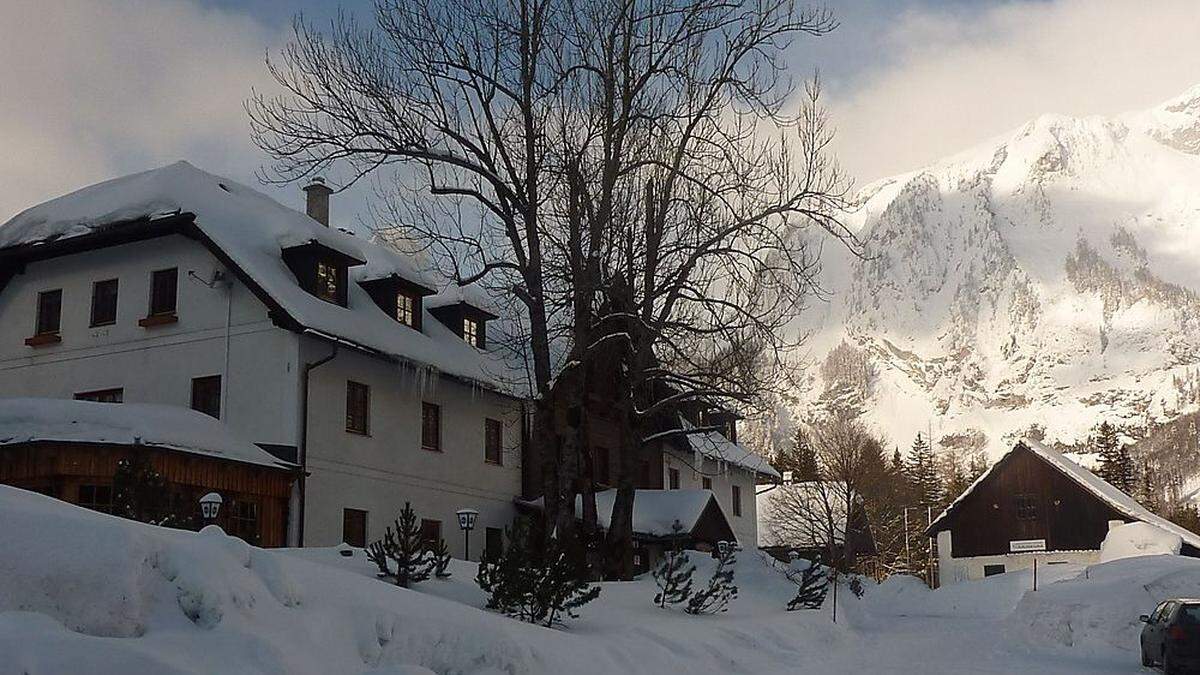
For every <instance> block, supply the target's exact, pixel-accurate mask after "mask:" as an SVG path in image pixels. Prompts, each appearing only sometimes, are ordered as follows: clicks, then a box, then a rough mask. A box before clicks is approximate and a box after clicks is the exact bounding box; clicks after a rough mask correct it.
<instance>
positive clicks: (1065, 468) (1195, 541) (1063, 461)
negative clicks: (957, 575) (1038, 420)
mask: <svg viewBox="0 0 1200 675" xmlns="http://www.w3.org/2000/svg"><path fill="white" fill-rule="evenodd" d="M1021 450H1026V451H1028V452H1030V453H1031V454H1032V455H1033V456H1034V457H1037V458H1038V459H1040V460H1042V461H1043V462H1045V463H1046V464H1048V465H1050V466H1051V467H1052V468H1054V469H1055V470H1057V471H1058V472H1059V473H1061V474H1063V475H1064V476H1066V477H1067V478H1070V479H1071V480H1072V481H1074V482H1075V483H1076V484H1077V485H1079V486H1080V487H1081V488H1083V489H1084V490H1086V491H1087V492H1089V493H1091V494H1092V495H1093V496H1095V497H1096V498H1098V499H1100V500H1101V501H1103V502H1105V503H1106V504H1108V505H1109V506H1111V507H1112V508H1113V509H1114V510H1116V511H1117V512H1118V513H1120V514H1122V515H1124V516H1126V517H1128V518H1129V519H1130V520H1137V521H1141V522H1143V523H1149V524H1151V525H1154V526H1155V527H1158V528H1161V529H1163V530H1166V531H1167V532H1170V533H1171V534H1174V535H1177V536H1178V537H1179V538H1180V539H1182V540H1183V541H1184V543H1187V544H1190V545H1192V546H1195V547H1197V548H1200V535H1197V534H1196V533H1194V532H1192V531H1191V530H1188V529H1186V528H1183V527H1180V526H1179V525H1176V524H1175V523H1172V522H1171V521H1169V520H1167V519H1166V518H1163V517H1162V516H1159V515H1157V514H1155V513H1153V512H1152V511H1150V509H1147V508H1146V507H1144V506H1142V505H1141V504H1139V503H1138V502H1137V500H1136V499H1134V498H1133V497H1130V496H1129V495H1127V494H1125V493H1124V492H1122V491H1121V490H1119V489H1117V488H1116V487H1115V486H1113V485H1111V484H1109V483H1108V482H1106V481H1105V480H1104V479H1102V478H1100V477H1099V476H1097V475H1096V474H1094V473H1092V472H1091V471H1089V470H1088V469H1086V468H1084V467H1082V466H1080V465H1078V464H1076V463H1075V462H1073V461H1071V460H1070V459H1067V457H1066V456H1065V455H1063V454H1062V453H1061V452H1059V451H1057V450H1054V449H1053V448H1048V447H1046V446H1044V445H1042V444H1041V443H1039V442H1037V441H1032V440H1022V441H1019V442H1018V443H1017V444H1016V445H1015V446H1013V449H1012V450H1009V451H1008V452H1007V453H1005V454H1004V456H1003V457H1001V458H1000V459H999V460H997V461H996V463H995V464H993V465H992V466H990V467H988V470H987V471H985V472H983V475H981V476H980V477H979V478H977V479H976V480H975V482H974V483H971V486H970V487H968V488H967V489H966V490H965V491H964V492H963V493H962V494H961V495H959V496H958V497H957V498H956V499H955V500H954V501H953V502H950V505H949V506H947V507H946V509H945V510H944V511H942V513H941V514H939V515H938V517H937V518H935V519H934V520H933V522H932V523H930V525H929V527H928V528H926V530H925V533H926V534H927V535H929V536H932V535H933V534H934V533H936V532H938V531H939V530H941V529H943V525H944V521H945V520H946V519H947V518H949V517H950V516H951V515H953V513H954V512H955V511H956V510H957V509H958V507H959V505H960V504H962V502H963V500H965V499H966V498H967V497H968V496H969V495H970V494H971V493H972V492H974V491H975V488H977V487H978V486H979V485H982V484H983V483H984V482H985V481H987V480H988V478H989V477H990V476H991V475H992V473H993V472H994V471H996V467H998V466H1000V465H1001V464H1003V463H1004V461H1005V460H1006V459H1008V458H1009V457H1010V456H1012V455H1013V454H1014V453H1016V452H1019V451H1021Z"/></svg>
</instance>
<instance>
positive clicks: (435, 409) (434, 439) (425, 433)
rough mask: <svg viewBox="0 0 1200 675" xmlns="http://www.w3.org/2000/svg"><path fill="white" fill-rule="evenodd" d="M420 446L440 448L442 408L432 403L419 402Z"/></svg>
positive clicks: (429, 448) (438, 450) (433, 448)
mask: <svg viewBox="0 0 1200 675" xmlns="http://www.w3.org/2000/svg"><path fill="white" fill-rule="evenodd" d="M421 447H422V448H425V449H426V450H434V451H437V452H441V450H442V408H441V406H438V405H435V404H433V403H425V402H422V403H421Z"/></svg>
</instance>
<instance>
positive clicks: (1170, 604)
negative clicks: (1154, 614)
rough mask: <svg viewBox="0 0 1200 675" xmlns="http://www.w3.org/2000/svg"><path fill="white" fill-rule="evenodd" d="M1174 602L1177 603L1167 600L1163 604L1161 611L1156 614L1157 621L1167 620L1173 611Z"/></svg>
mask: <svg viewBox="0 0 1200 675" xmlns="http://www.w3.org/2000/svg"><path fill="white" fill-rule="evenodd" d="M1176 604H1177V603H1174V602H1168V603H1167V604H1166V605H1165V606H1163V610H1162V613H1161V614H1159V615H1158V622H1159V623H1166V622H1167V621H1168V620H1170V618H1171V614H1172V613H1173V612H1174V611H1175V605H1176Z"/></svg>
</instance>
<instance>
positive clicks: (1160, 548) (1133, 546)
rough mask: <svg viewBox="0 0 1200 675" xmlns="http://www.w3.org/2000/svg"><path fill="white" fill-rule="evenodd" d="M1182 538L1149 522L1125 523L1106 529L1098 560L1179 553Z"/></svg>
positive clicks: (1104, 561) (1107, 560) (1106, 560)
mask: <svg viewBox="0 0 1200 675" xmlns="http://www.w3.org/2000/svg"><path fill="white" fill-rule="evenodd" d="M1182 546H1183V539H1182V538H1180V536H1179V535H1177V534H1174V533H1171V532H1167V531H1166V530H1163V529H1161V528H1158V527H1155V526H1153V525H1151V524H1149V523H1126V524H1124V525H1118V526H1117V527H1114V528H1112V529H1111V530H1109V531H1108V534H1107V535H1106V536H1105V537H1104V543H1102V544H1100V562H1102V563H1106V562H1111V561H1113V560H1120V559H1121V558H1133V557H1137V556H1143V555H1179V549H1180V548H1181V547H1182Z"/></svg>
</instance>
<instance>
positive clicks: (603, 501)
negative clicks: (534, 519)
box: [575, 490, 728, 537]
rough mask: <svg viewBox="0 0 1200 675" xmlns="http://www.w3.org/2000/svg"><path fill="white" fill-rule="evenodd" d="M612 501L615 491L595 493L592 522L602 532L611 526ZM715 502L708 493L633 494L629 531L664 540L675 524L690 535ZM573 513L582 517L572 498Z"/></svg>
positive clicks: (579, 499) (580, 503)
mask: <svg viewBox="0 0 1200 675" xmlns="http://www.w3.org/2000/svg"><path fill="white" fill-rule="evenodd" d="M616 499H617V491H616V490H605V491H604V492H597V493H596V521H597V524H598V525H599V526H600V527H601V528H602V529H605V530H607V529H608V527H609V525H610V524H611V523H612V510H613V505H614V503H615V502H616ZM715 499H716V498H715V497H713V493H712V492H711V491H710V490H637V491H636V492H635V493H634V497H633V531H634V532H636V533H637V534H643V535H647V536H651V537H666V536H670V535H671V534H673V530H672V525H674V523H675V521H676V520H678V521H679V524H680V525H682V526H683V532H685V533H687V532H691V531H692V530H693V529H695V527H696V524H697V523H698V522H700V516H701V515H703V514H704V510H705V509H706V508H707V507H708V504H709V502H713V501H715ZM717 510H718V511H720V507H719V506H718V509H717ZM575 513H583V497H580V496H576V498H575ZM721 513H722V515H724V512H723V511H722V512H721ZM726 524H728V523H726Z"/></svg>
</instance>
